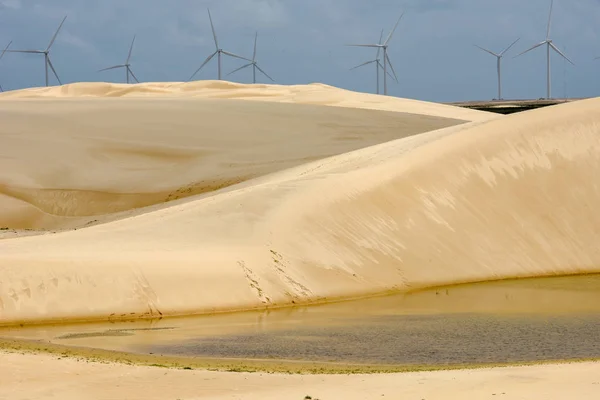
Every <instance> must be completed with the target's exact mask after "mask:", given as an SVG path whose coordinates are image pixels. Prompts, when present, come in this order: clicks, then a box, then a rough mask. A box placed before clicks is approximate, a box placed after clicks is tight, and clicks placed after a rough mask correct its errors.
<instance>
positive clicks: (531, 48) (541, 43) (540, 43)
mask: <svg viewBox="0 0 600 400" xmlns="http://www.w3.org/2000/svg"><path fill="white" fill-rule="evenodd" d="M543 44H546V41H545V40H544V41H543V42H539V43H538V44H536V45H534V46H531V47H530V48H528V49H527V50H525V51H524V52H522V53H519V54H517V55H516V56H514V57H513V58H517V57H519V56H521V55H523V54H525V53H528V52H530V51H531V50H533V49H537V48H538V47H540V46H541V45H543Z"/></svg>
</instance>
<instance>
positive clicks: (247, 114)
mask: <svg viewBox="0 0 600 400" xmlns="http://www.w3.org/2000/svg"><path fill="white" fill-rule="evenodd" d="M156 85H158V84H156ZM163 85H165V87H167V84H163ZM190 85H191V87H190ZM210 85H211V83H210V82H209V83H202V84H201V83H197V84H193V85H192V84H189V85H187V84H180V85H179V86H176V85H175V87H177V88H178V90H174V91H173V93H174V96H175V95H177V96H179V94H178V93H188V94H198V93H201V94H202V96H206V97H212V95H216V94H220V95H222V96H224V97H227V96H230V97H236V93H237V94H239V93H238V92H248V91H250V89H249V88H248V85H246V86H244V85H233V84H227V83H222V84H221V85H222V86H223V87H224V88H223V89H219V90H217V89H214V88H213V89H212V90H209V89H206V90H200V88H203V87H207V86H210ZM212 85H213V86H216V87H219V86H218V85H217V84H216V83H212ZM115 86H116V87H117V88H118V85H108V84H73V85H70V86H63V87H56V88H49V89H45V88H44V89H31V90H30V91H31V92H33V93H37V92H38V91H39V92H40V93H42V94H44V96H49V97H46V98H33V99H29V98H28V99H20V98H18V97H19V96H22V95H23V93H25V94H26V93H29V90H25V91H19V92H8V93H7V94H6V95H3V96H0V99H4V100H2V101H0V120H2V124H1V125H0V144H1V145H0V228H3V227H4V228H12V229H60V228H73V227H81V226H85V225H86V224H88V223H93V222H95V221H97V220H98V218H99V217H100V216H103V215H106V214H110V213H115V212H121V211H125V210H131V209H134V208H138V207H144V206H149V205H152V204H160V203H163V202H165V201H169V200H176V199H179V198H182V197H188V196H192V195H196V194H200V193H206V192H211V191H214V190H216V189H219V188H221V187H225V186H229V185H231V184H234V183H238V182H241V181H244V180H248V179H251V178H255V177H257V176H261V175H265V174H268V173H271V172H274V171H279V170H283V169H285V168H289V167H292V166H296V165H301V164H304V163H306V162H309V161H312V160H317V159H322V158H325V157H328V156H331V155H335V154H341V153H345V152H347V151H350V150H355V149H359V148H363V147H367V146H370V145H373V144H377V143H382V142H386V141H390V140H393V139H398V138H401V137H405V136H410V135H414V134H417V133H421V132H426V131H430V130H433V129H438V128H442V127H447V126H452V125H456V124H460V123H464V122H466V121H465V120H463V119H460V118H465V117H469V118H471V119H472V118H473V117H478V118H484V117H486V118H490V115H493V114H490V113H482V112H471V111H469V110H467V112H463V111H462V109H460V108H458V107H448V106H443V105H435V104H432V103H424V104H429V106H426V107H424V108H425V109H426V112H420V113H417V114H414V113H412V112H415V111H419V110H420V109H419V107H417V106H415V104H417V105H418V104H420V103H418V102H415V104H413V102H411V101H408V100H401V101H400V100H385V99H386V98H384V97H383V96H376V97H377V99H378V101H380V103H381V104H383V105H387V108H388V109H391V110H395V112H390V111H378V110H366V109H360V108H358V109H357V108H353V109H351V108H340V107H324V106H321V105H315V104H310V103H311V100H310V99H311V98H312V99H313V100H312V103H318V102H319V99H320V97H319V96H318V95H317V94H315V93H313V92H314V91H315V90H314V88H312V87H308V86H307V87H304V88H302V87H296V88H295V89H294V90H293V91H292V92H293V93H295V95H297V96H301V95H302V96H301V97H302V99H303V100H302V101H299V103H306V104H282V103H264V102H251V101H245V100H236V99H227V98H224V99H213V98H202V97H185V96H184V97H181V96H179V97H173V96H169V95H168V94H153V95H152V96H149V97H146V98H139V97H135V96H133V95H134V94H136V93H137V94H140V93H142V94H143V93H145V91H144V88H146V89H147V87H145V86H140V85H136V86H132V87H127V88H126V89H120V90H127V93H129V94H131V95H132V96H133V97H121V98H114V97H112V98H111V97H110V96H113V95H111V94H110V90H113V91H114V90H116V89H115ZM150 86H151V85H150ZM229 86H232V87H233V89H231V88H230V89H227V88H229ZM101 88H105V89H106V90H104V91H102V90H100V89H101ZM182 88H187V89H186V91H183V89H182ZM193 88H196V90H193ZM283 88H285V87H279V86H278V87H275V89H269V88H266V89H263V90H264V91H266V92H268V91H269V90H273V91H275V92H276V93H280V92H283ZM302 89H304V91H303V90H302ZM164 90H165V91H166V90H167V89H164ZM252 91H253V92H252V93H259V89H257V88H253V89H252ZM322 91H323V92H326V93H329V92H331V93H334V94H338V92H339V90H337V89H333V88H326V89H322ZM63 92H66V93H67V97H64V98H61V96H62V95H63ZM205 92H208V93H212V95H206V93H205ZM85 93H91V94H93V95H94V96H109V97H98V98H96V97H83V98H81V97H76V98H73V97H70V94H75V95H81V96H83V95H84V94H85ZM348 93H350V92H348ZM7 96H8V97H7ZM51 96H54V97H51ZM311 96H313V97H311ZM361 96H363V97H365V96H366V97H368V95H360V94H351V95H348V97H352V98H353V99H354V100H352V101H353V102H354V103H353V104H358V103H360V99H361V98H362V97H361ZM342 97H343V96H342ZM381 98H383V99H384V100H381ZM280 100H281V99H277V100H274V101H280ZM281 101H283V100H281ZM386 101H387V102H388V103H390V104H392V103H393V104H395V105H393V104H392V105H390V104H388V103H386ZM365 104H366V102H365ZM382 108H386V107H382ZM450 112H455V113H456V114H457V115H459V117H460V118H457V117H453V118H448V117H447V115H450ZM436 113H437V114H440V115H443V116H435V114H436ZM428 114H429V115H428ZM471 119H469V120H471ZM4 232H5V233H6V230H5V231H4ZM0 233H1V232H0Z"/></svg>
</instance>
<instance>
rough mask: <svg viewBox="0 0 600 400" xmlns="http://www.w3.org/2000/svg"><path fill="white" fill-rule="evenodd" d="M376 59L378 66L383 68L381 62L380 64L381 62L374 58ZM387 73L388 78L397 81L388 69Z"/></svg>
mask: <svg viewBox="0 0 600 400" xmlns="http://www.w3.org/2000/svg"><path fill="white" fill-rule="evenodd" d="M376 61H377V65H379V68H381V69H384V68H383V64H381V62H380V61H379V60H376ZM387 75H388V76H389V77H390V78H392V79H394V80H395V81H396V83H398V81H397V80H396V79H395V78H394V76H393V75H392V74H390V71H387Z"/></svg>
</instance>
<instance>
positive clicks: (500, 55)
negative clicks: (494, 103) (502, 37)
mask: <svg viewBox="0 0 600 400" xmlns="http://www.w3.org/2000/svg"><path fill="white" fill-rule="evenodd" d="M518 41H519V39H517V40H515V41H514V42H512V44H511V45H510V46H508V47H507V48H506V49H504V50H502V51H501V52H500V53H498V54H496V53H494V52H493V51H491V50H488V49H484V48H483V47H481V46H478V45H475V47H477V48H479V49H481V50H483V51H485V52H487V53H490V54H491V55H493V56H494V57H496V67H497V70H498V100H502V71H501V69H500V65H501V63H500V61H501V60H502V56H504V53H506V52H507V51H508V50H509V49H510V48H511V47H513V46H514V45H515V43H517V42H518Z"/></svg>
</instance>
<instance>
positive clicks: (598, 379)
mask: <svg viewBox="0 0 600 400" xmlns="http://www.w3.org/2000/svg"><path fill="white" fill-rule="evenodd" d="M0 377H1V380H0V398H10V399H14V400H19V399H23V400H24V399H31V398H35V399H51V398H60V399H64V400H69V399H73V400H75V399H77V400H79V399H109V398H110V399H116V398H127V399H132V400H133V399H144V400H152V399H157V400H158V399H161V400H162V399H181V400H192V399H213V400H221V399H223V400H224V399H244V400H270V399H273V400H275V399H277V400H287V399H290V400H302V399H304V397H305V396H306V395H310V396H311V397H312V398H313V399H317V398H318V399H320V400H332V399H344V400H359V399H360V400H364V399H375V398H386V399H389V398H391V399H401V398H402V399H404V398H407V399H408V398H410V399H413V398H414V399H427V400H438V399H439V400H453V399H456V400H459V399H460V400H462V399H488V398H489V399H492V398H498V399H503V400H517V399H544V400H564V399H581V400H595V399H598V398H600V363H591V362H587V363H574V364H562V365H561V364H558V365H536V366H525V367H505V368H493V369H479V370H456V371H436V372H412V373H403V374H381V375H281V374H261V373H230V372H211V371H196V370H192V371H189V370H173V369H165V368H158V367H142V366H128V365H123V364H100V363H94V362H86V361H77V360H75V359H72V358H62V359H60V358H58V357H56V356H51V355H46V354H38V355H33V354H18V353H6V352H2V351H0Z"/></svg>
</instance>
